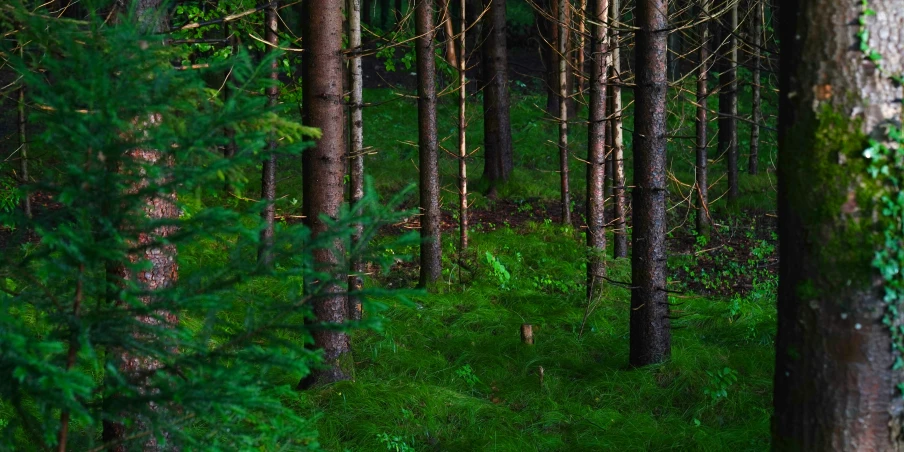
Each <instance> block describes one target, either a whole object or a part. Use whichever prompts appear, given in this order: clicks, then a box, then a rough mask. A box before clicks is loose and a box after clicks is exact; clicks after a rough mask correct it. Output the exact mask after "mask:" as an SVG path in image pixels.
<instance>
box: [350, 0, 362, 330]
mask: <svg viewBox="0 0 904 452" xmlns="http://www.w3.org/2000/svg"><path fill="white" fill-rule="evenodd" d="M348 2H349V5H348V12H349V15H348V43H349V47H350V48H351V49H352V50H353V51H358V50H360V47H361V0H348ZM348 72H349V79H350V80H349V85H350V86H351V97H350V99H349V100H350V103H351V106H350V114H349V119H350V120H349V123H350V124H349V128H350V130H351V133H350V141H351V143H350V144H351V147H350V149H349V171H348V175H349V177H348V179H349V180H348V190H349V196H348V199H349V204H351V207H352V209H354V210H355V211H356V212H357V213H358V214H360V213H361V212H358V209H357V205H358V202H359V201H361V198H363V197H364V118H363V115H362V112H361V109H362V107H363V104H364V78H363V72H362V70H361V56H360V55H359V54H357V53H356V54H354V56H353V57H352V59H351V61H350V64H349V71H348ZM362 231H363V229H362V225H361V224H360V223H357V224H355V234H354V235H353V236H352V241H351V247H352V250H357V249H358V247H359V246H360V242H361V233H362ZM350 270H351V272H350V273H351V274H350V275H349V276H348V290H349V292H351V293H354V292H359V291H360V290H361V289H363V288H364V280H363V277H362V275H363V274H364V261H362V260H361V258H360V256H359V255H358V254H357V253H354V252H353V255H352V256H351V265H350ZM362 312H363V307H362V305H361V300H360V299H358V297H357V296H353V295H350V296H349V297H348V314H349V318H350V319H352V320H361V314H362Z"/></svg>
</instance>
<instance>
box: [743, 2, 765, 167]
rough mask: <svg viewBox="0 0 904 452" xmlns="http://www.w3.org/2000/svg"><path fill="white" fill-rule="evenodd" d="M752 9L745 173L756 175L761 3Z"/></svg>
mask: <svg viewBox="0 0 904 452" xmlns="http://www.w3.org/2000/svg"><path fill="white" fill-rule="evenodd" d="M754 5H755V6H754V8H753V86H752V87H751V88H752V89H753V101H752V104H753V105H752V109H753V124H751V125H750V160H749V162H748V163H747V172H748V173H750V174H756V173H757V172H759V159H760V121H762V120H763V118H762V111H761V109H760V65H761V64H762V62H761V61H760V45H761V43H762V39H761V36H760V35H761V34H762V23H763V22H762V21H763V2H762V1H761V0H754Z"/></svg>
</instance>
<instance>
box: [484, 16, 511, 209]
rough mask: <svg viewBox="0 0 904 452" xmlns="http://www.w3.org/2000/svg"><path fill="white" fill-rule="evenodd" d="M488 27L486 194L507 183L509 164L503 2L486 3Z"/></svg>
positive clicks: (509, 131) (509, 137)
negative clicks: (501, 183)
mask: <svg viewBox="0 0 904 452" xmlns="http://www.w3.org/2000/svg"><path fill="white" fill-rule="evenodd" d="M484 7H485V8H489V24H487V25H485V26H484V32H485V33H486V35H485V39H484V40H483V41H484V42H483V46H482V48H481V56H482V59H483V68H482V70H481V73H482V74H483V86H484V88H483V90H484V91H483V117H484V122H483V136H484V166H483V177H484V178H485V179H487V180H488V181H489V182H490V193H491V194H495V192H496V185H497V184H498V183H500V182H505V181H506V180H508V178H509V175H510V174H511V172H512V167H513V166H514V163H513V161H512V159H513V157H512V127H511V122H510V120H509V108H510V105H509V94H508V85H509V80H508V56H507V53H508V50H507V47H506V42H505V28H506V27H505V0H486V1H485V3H484Z"/></svg>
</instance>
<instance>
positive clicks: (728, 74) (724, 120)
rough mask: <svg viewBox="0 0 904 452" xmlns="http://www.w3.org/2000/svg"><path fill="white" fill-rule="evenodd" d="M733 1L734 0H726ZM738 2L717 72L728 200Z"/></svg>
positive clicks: (731, 197)
mask: <svg viewBox="0 0 904 452" xmlns="http://www.w3.org/2000/svg"><path fill="white" fill-rule="evenodd" d="M726 1H734V0H726ZM737 29H738V4H737V2H736V1H735V2H734V3H733V4H732V6H731V8H730V10H729V13H728V28H727V29H723V36H727V37H728V39H727V47H725V50H724V54H723V55H722V65H723V66H722V67H723V68H724V70H723V71H722V72H721V73H720V74H719V85H720V88H719V154H720V155H724V156H725V157H726V161H727V162H728V163H727V166H728V202H729V203H734V202H735V201H737V199H738V119H737V118H738V77H737V76H738V38H737V37H736V33H737Z"/></svg>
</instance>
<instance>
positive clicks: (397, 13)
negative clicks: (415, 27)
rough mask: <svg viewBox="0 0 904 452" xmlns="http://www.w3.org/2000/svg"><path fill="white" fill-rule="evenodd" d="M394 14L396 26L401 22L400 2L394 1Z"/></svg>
mask: <svg viewBox="0 0 904 452" xmlns="http://www.w3.org/2000/svg"><path fill="white" fill-rule="evenodd" d="M393 12H394V13H395V20H396V24H398V23H399V22H401V21H402V0H395V8H394V10H393Z"/></svg>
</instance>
